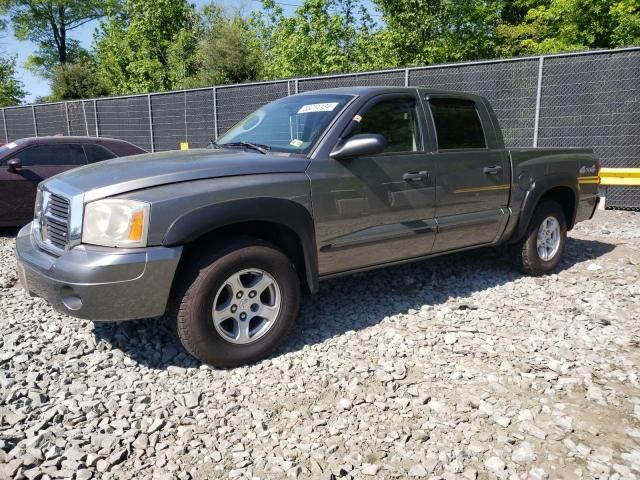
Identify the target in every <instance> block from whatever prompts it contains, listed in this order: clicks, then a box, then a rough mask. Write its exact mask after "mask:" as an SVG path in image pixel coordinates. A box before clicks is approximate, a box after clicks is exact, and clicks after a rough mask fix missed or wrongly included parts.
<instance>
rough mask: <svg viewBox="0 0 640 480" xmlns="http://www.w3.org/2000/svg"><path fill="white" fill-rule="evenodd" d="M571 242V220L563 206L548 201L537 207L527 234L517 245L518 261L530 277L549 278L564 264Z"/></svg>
mask: <svg viewBox="0 0 640 480" xmlns="http://www.w3.org/2000/svg"><path fill="white" fill-rule="evenodd" d="M566 242H567V221H566V218H565V215H564V211H563V210H562V207H561V206H560V205H559V204H558V203H557V202H555V201H553V200H545V201H543V202H541V203H540V205H538V206H537V207H536V210H535V212H534V213H533V217H532V218H531V222H530V223H529V227H528V228H527V233H526V234H525V236H524V238H523V239H522V240H521V241H520V242H519V243H517V244H516V246H515V252H514V262H515V265H516V267H517V268H518V269H519V270H520V271H521V272H523V273H525V274H527V275H533V276H538V275H545V274H547V273H550V272H552V271H553V270H554V269H555V268H556V267H557V266H558V263H560V260H561V258H562V254H563V253H564V247H565V244H566Z"/></svg>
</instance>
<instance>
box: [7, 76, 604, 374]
mask: <svg viewBox="0 0 640 480" xmlns="http://www.w3.org/2000/svg"><path fill="white" fill-rule="evenodd" d="M599 169H600V163H599V161H598V159H597V158H596V156H595V155H594V153H593V151H591V150H589V149H580V148H564V149H558V148H553V149H552V148H540V149H536V148H515V149H507V148H505V145H504V140H503V136H502V130H501V129H500V126H499V125H498V120H497V118H496V116H495V114H494V112H493V110H492V108H491V106H490V105H489V103H488V102H487V100H486V99H484V98H482V97H479V96H477V95H470V94H461V93H455V92H438V91H434V90H428V89H422V88H388V87H355V88H342V89H335V90H324V91H313V92H306V93H304V94H299V95H293V96H290V97H285V98H281V99H279V100H276V101H275V102H272V103H270V104H268V105H265V106H264V107H262V108H260V109H259V110H258V111H256V112H254V113H253V114H251V115H249V116H248V117H247V118H245V119H244V120H242V121H241V122H240V123H238V124H237V125H236V126H234V127H233V128H232V129H231V130H229V131H228V132H227V133H226V134H225V135H223V136H222V137H221V138H219V139H218V140H217V141H216V142H215V143H212V145H211V148H210V149H208V150H206V149H197V150H189V151H184V152H179V151H178V152H162V153H152V154H147V155H141V156H138V157H136V158H134V159H129V158H123V159H115V160H109V161H107V162H101V163H99V164H96V165H89V166H87V167H82V168H79V169H77V170H73V171H71V172H68V173H65V174H63V175H60V176H58V177H56V178H52V179H50V180H47V181H46V182H43V183H42V184H41V185H40V187H39V188H40V190H39V192H38V200H37V205H36V209H35V219H34V221H33V222H32V223H31V224H30V225H28V226H26V227H24V228H23V229H22V230H21V231H20V233H18V237H17V239H16V252H17V257H18V275H19V278H20V279H21V282H22V285H24V287H25V288H26V289H27V290H28V291H29V292H31V293H33V294H36V295H39V296H41V297H44V298H45V299H47V300H48V301H49V302H50V303H51V304H52V305H53V306H54V307H55V308H57V309H58V310H60V311H62V312H64V313H67V314H69V315H74V316H76V317H80V318H87V319H91V320H99V321H100V320H104V321H111V320H129V319H138V318H146V317H160V316H162V315H164V314H165V313H168V315H167V317H168V318H170V319H171V320H172V321H173V322H175V323H174V325H175V327H176V331H177V333H178V335H179V337H180V339H181V341H182V343H183V344H184V346H185V347H186V349H187V350H188V351H189V352H191V353H192V354H193V355H194V356H196V357H197V358H199V359H200V360H202V361H204V362H206V363H210V364H212V365H216V366H222V367H229V366H233V365H240V364H244V363H248V362H253V361H256V360H258V359H260V358H263V357H265V356H267V355H269V354H270V353H271V352H273V351H274V350H275V349H276V348H277V346H278V344H279V343H280V341H281V340H282V339H283V338H284V337H285V336H286V334H287V333H288V332H289V331H290V330H291V329H292V328H293V325H294V321H295V319H296V317H297V314H298V307H299V304H300V295H301V292H302V291H303V290H307V291H310V292H317V291H318V288H319V282H320V281H321V280H324V279H327V278H331V277H335V276H338V275H346V274H350V273H354V272H358V271H363V270H368V269H372V268H379V267H384V266H387V265H393V264H398V263H403V262H409V261H417V260H421V259H424V258H429V257H432V256H436V255H442V254H445V253H449V252H458V251H461V250H466V249H470V248H477V247H485V246H496V247H497V246H501V247H502V248H503V249H505V250H507V251H510V252H511V253H512V255H513V259H514V262H515V264H516V265H517V267H518V268H519V269H520V270H521V271H523V272H524V273H527V274H531V275H541V274H545V273H548V272H551V271H553V270H554V269H555V268H556V267H557V266H558V264H559V262H560V259H561V258H562V253H563V250H564V246H565V243H566V238H567V231H568V230H570V229H571V228H573V226H574V225H575V224H576V223H578V222H582V221H584V220H587V219H589V218H591V216H592V215H593V213H594V210H595V209H596V206H597V204H598V196H597V192H598V182H599V177H598V172H599ZM317 328H323V325H321V324H319V325H318V326H317Z"/></svg>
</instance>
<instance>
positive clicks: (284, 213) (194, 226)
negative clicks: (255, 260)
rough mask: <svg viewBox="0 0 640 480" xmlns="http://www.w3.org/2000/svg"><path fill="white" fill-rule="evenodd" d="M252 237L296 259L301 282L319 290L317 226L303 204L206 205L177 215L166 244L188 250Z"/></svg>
mask: <svg viewBox="0 0 640 480" xmlns="http://www.w3.org/2000/svg"><path fill="white" fill-rule="evenodd" d="M237 236H251V237H255V238H259V239H261V240H264V241H266V242H269V243H272V244H274V245H275V246H277V247H278V248H280V249H281V250H282V251H283V252H284V253H285V254H286V255H287V256H288V257H289V258H290V259H291V261H292V262H293V264H294V265H295V267H296V271H297V272H298V275H299V276H300V281H301V283H302V284H303V285H305V286H306V288H307V289H308V290H309V291H310V292H312V293H315V292H316V291H317V290H318V283H319V280H318V260H317V249H316V242H315V227H314V222H313V218H312V217H311V213H310V212H309V210H307V208H306V207H304V206H303V205H302V204H300V203H297V202H295V201H293V200H286V199H278V198H252V199H242V200H234V201H229V202H222V203H217V204H213V205H206V206H203V207H200V208H197V209H195V210H192V211H190V212H187V213H185V214H184V215H182V216H180V217H179V218H177V219H176V220H175V221H174V222H173V223H172V224H171V226H170V227H169V229H168V231H167V233H166V234H165V236H164V238H163V241H162V243H163V245H165V246H173V245H184V246H185V249H186V252H185V255H188V254H189V251H191V250H193V249H197V248H204V246H205V245H211V243H214V242H220V238H224V237H229V238H230V237H237Z"/></svg>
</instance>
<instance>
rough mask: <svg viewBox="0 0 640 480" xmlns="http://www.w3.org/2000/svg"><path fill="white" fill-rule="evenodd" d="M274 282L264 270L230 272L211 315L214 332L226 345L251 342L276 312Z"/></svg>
mask: <svg viewBox="0 0 640 480" xmlns="http://www.w3.org/2000/svg"><path fill="white" fill-rule="evenodd" d="M281 298H282V296H281V293H280V287H279V285H278V282H276V280H275V279H274V278H273V277H272V276H271V275H270V274H269V273H267V272H266V271H264V270H262V269H259V268H248V269H245V270H241V271H239V272H236V273H234V274H233V275H231V276H229V278H227V279H226V280H225V281H224V282H223V284H222V286H221V287H220V288H219V289H218V291H217V293H216V296H215V298H214V301H213V307H212V311H211V316H212V320H213V325H214V327H215V329H216V331H217V332H218V333H219V334H220V335H221V336H222V338H224V339H225V340H226V341H228V342H230V343H235V344H239V345H244V344H249V343H252V342H255V341H256V340H258V339H259V338H261V337H263V336H264V335H265V334H266V333H267V332H268V331H269V330H270V329H271V328H272V327H273V325H274V323H275V321H276V318H277V317H278V313H280V304H281Z"/></svg>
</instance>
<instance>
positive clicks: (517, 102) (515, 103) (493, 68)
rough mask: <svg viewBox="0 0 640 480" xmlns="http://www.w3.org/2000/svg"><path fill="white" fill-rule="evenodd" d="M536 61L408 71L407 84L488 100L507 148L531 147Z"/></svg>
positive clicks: (535, 90)
mask: <svg viewBox="0 0 640 480" xmlns="http://www.w3.org/2000/svg"><path fill="white" fill-rule="evenodd" d="M538 62H539V61H538V60H537V59H535V58H534V59H526V60H520V61H510V62H500V63H493V62H492V63H478V64H465V65H459V66H458V65H455V64H454V65H449V66H444V67H436V68H425V69H416V70H411V71H409V85H412V86H423V87H430V88H438V89H442V90H457V91H462V92H469V93H476V94H479V95H482V96H484V97H487V98H488V99H489V102H490V103H491V106H492V107H493V109H494V110H495V112H496V115H497V117H498V120H499V121H500V124H501V125H502V130H503V134H504V138H505V143H506V145H507V146H508V147H531V146H532V145H533V127H534V123H535V113H536V96H537V88H538V65H539V63H538Z"/></svg>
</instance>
